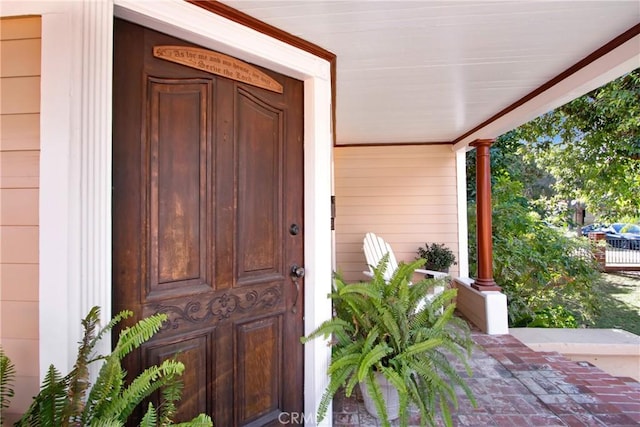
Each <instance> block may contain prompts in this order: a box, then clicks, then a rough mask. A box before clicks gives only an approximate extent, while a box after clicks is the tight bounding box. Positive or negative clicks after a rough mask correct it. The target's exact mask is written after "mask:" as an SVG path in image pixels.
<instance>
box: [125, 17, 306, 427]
mask: <svg viewBox="0 0 640 427" xmlns="http://www.w3.org/2000/svg"><path fill="white" fill-rule="evenodd" d="M114 37H115V48H114V106H113V111H114V118H113V119H114V127H113V158H114V161H113V186H114V188H113V282H114V283H113V292H114V298H113V300H114V308H113V310H114V312H118V311H120V310H122V309H130V310H133V311H134V313H135V315H136V318H137V319H139V318H140V317H143V316H148V315H151V314H153V313H158V312H162V313H166V314H167V315H168V316H169V321H168V322H167V323H166V324H165V327H164V328H163V330H162V331H161V332H160V333H158V334H157V335H156V336H155V337H154V338H153V339H152V340H151V341H150V342H149V343H147V344H146V345H145V346H144V347H143V348H142V349H141V351H139V352H137V353H135V354H134V355H133V357H131V358H130V360H128V361H127V368H128V370H129V371H130V372H131V373H133V374H135V373H137V372H140V371H141V370H142V369H143V368H144V367H145V366H146V365H150V364H153V363H158V362H159V361H161V360H163V359H165V358H167V357H174V356H177V357H178V359H179V360H181V361H183V362H184V363H185V365H186V373H185V375H184V376H183V380H184V384H185V386H184V391H183V397H182V400H181V402H180V404H179V409H180V416H179V419H187V418H190V417H192V416H194V415H196V414H197V413H200V412H205V413H208V414H210V415H212V416H213V417H214V422H215V425H216V426H225V427H226V426H248V425H251V426H262V425H272V424H278V423H279V418H280V419H281V420H288V419H289V418H288V417H286V416H281V415H280V414H282V413H283V412H302V406H303V401H302V377H303V360H302V355H303V353H302V346H301V344H300V341H299V338H300V337H301V336H302V335H303V324H302V314H303V311H304V307H303V297H302V296H303V292H304V290H303V280H302V279H297V280H295V281H294V279H293V277H292V275H291V266H292V265H304V260H303V234H302V230H303V224H302V220H303V192H302V182H303V181H302V178H303V169H302V161H303V151H302V150H303V146H302V132H303V116H302V114H303V112H302V105H303V87H302V82H300V81H297V80H294V79H291V78H288V77H286V76H282V75H279V74H276V73H273V72H270V71H267V70H262V71H264V72H265V73H267V74H268V75H269V76H270V77H272V78H273V79H275V80H276V81H277V82H279V83H280V84H282V85H283V88H284V90H283V93H276V92H272V91H268V90H265V89H261V88H257V87H254V86H250V85H247V84H244V83H241V82H238V81H234V80H230V79H227V78H223V77H218V76H215V75H213V74H210V73H207V72H205V71H200V70H197V69H194V68H191V67H186V66H184V65H179V64H175V63H172V62H168V61H165V60H162V59H158V58H155V57H154V56H153V54H152V52H153V47H154V46H158V45H179V46H190V44H189V43H186V42H184V41H182V40H178V39H175V38H172V37H170V36H167V35H164V34H161V33H157V32H154V31H152V30H149V29H145V28H143V27H140V26H137V25H134V24H131V23H128V22H126V21H122V20H116V22H115V36H114ZM294 224H295V225H296V226H297V227H298V229H299V232H297V233H296V232H295V230H294V229H295V227H292V226H293V225H294ZM296 282H297V283H296Z"/></svg>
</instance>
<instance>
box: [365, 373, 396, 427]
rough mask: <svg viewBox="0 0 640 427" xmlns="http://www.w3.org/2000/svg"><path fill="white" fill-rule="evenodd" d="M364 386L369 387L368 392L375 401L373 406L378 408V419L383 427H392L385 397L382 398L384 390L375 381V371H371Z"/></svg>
mask: <svg viewBox="0 0 640 427" xmlns="http://www.w3.org/2000/svg"><path fill="white" fill-rule="evenodd" d="M364 385H365V386H366V387H367V392H368V393H369V396H370V397H371V400H372V401H373V404H374V405H375V407H376V412H377V413H378V418H379V419H380V422H382V426H383V427H390V426H391V424H390V423H389V417H388V415H387V408H386V406H385V403H384V397H383V396H382V390H380V386H379V385H378V382H377V381H376V380H375V375H374V373H373V371H369V373H368V374H367V376H366V377H365V378H364Z"/></svg>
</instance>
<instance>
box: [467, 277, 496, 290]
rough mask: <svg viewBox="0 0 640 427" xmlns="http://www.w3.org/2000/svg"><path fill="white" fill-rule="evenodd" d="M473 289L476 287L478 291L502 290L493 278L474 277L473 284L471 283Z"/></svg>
mask: <svg viewBox="0 0 640 427" xmlns="http://www.w3.org/2000/svg"><path fill="white" fill-rule="evenodd" d="M471 287H472V288H473V289H476V290H478V291H480V292H482V291H498V292H500V291H502V288H501V287H500V286H498V285H497V284H496V282H495V281H494V280H493V279H474V282H473V284H471Z"/></svg>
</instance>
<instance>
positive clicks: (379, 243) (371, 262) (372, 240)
mask: <svg viewBox="0 0 640 427" xmlns="http://www.w3.org/2000/svg"><path fill="white" fill-rule="evenodd" d="M362 249H363V250H364V256H365V258H366V259H367V265H368V266H369V271H363V273H364V274H365V275H367V276H369V277H373V267H376V266H377V265H378V263H379V262H380V260H381V259H382V257H383V256H385V254H389V262H388V263H387V269H386V270H385V271H384V280H387V281H388V280H389V279H391V276H393V273H394V271H396V269H397V268H398V261H397V260H396V256H395V255H394V254H393V249H391V245H389V244H388V243H387V242H385V241H384V239H383V238H382V237H378V236H376V235H375V234H374V233H367V234H365V236H364V242H363V245H362ZM416 273H420V274H430V275H431V276H433V277H434V278H436V279H438V278H441V277H447V276H448V274H447V273H443V272H441V271H433V270H423V269H420V268H418V269H416Z"/></svg>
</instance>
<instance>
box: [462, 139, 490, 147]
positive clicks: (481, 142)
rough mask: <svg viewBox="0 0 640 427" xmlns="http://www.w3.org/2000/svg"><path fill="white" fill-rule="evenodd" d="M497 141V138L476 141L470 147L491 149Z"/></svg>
mask: <svg viewBox="0 0 640 427" xmlns="http://www.w3.org/2000/svg"><path fill="white" fill-rule="evenodd" d="M495 141H496V140H495V138H494V139H476V140H475V141H473V142H472V143H471V144H469V145H470V146H472V147H490V146H491V144H493V143H494V142H495Z"/></svg>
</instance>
